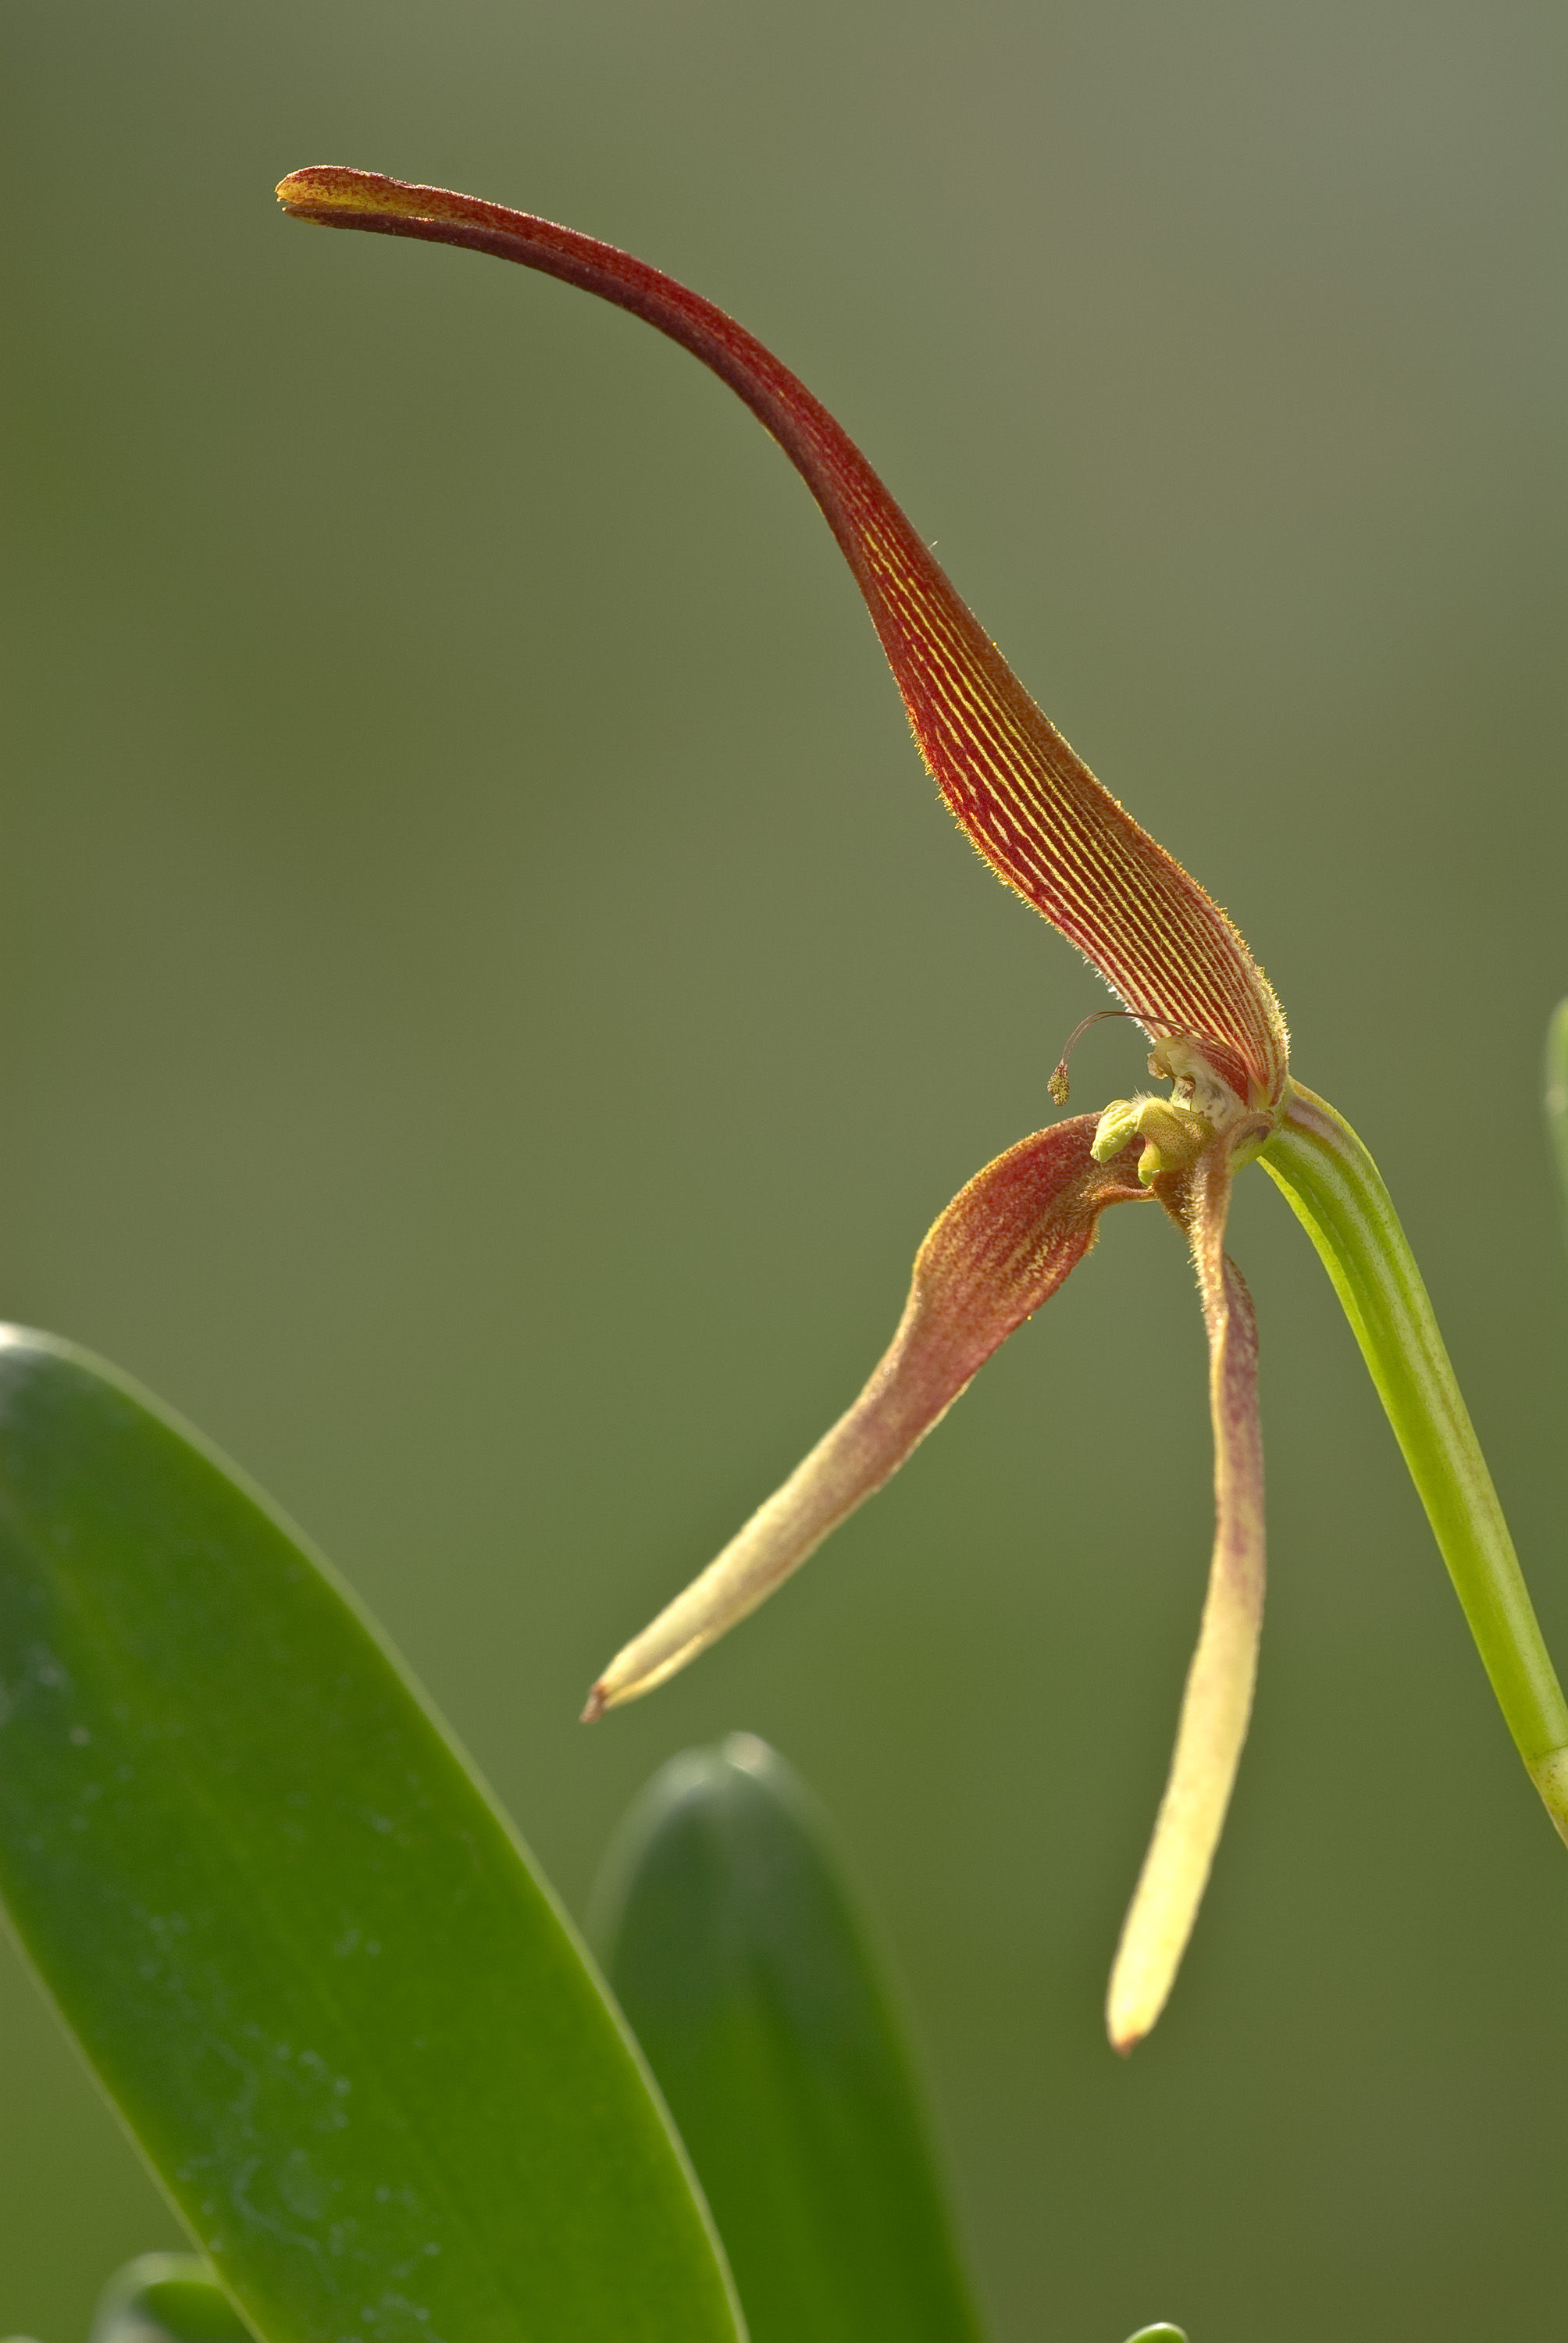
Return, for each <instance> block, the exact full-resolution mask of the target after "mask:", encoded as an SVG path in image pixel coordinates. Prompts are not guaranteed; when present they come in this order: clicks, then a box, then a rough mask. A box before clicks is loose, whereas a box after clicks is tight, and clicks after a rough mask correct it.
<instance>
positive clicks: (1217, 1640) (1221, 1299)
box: [1106, 1141, 1264, 2052]
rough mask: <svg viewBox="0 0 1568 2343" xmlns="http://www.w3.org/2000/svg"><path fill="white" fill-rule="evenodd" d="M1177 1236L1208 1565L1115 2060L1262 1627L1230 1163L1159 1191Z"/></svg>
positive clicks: (1223, 1797)
mask: <svg viewBox="0 0 1568 2343" xmlns="http://www.w3.org/2000/svg"><path fill="white" fill-rule="evenodd" d="M1155 1184H1156V1187H1157V1188H1158V1190H1159V1192H1160V1195H1161V1202H1163V1203H1164V1204H1165V1205H1166V1207H1167V1209H1168V1210H1169V1211H1170V1212H1171V1213H1172V1214H1173V1216H1174V1217H1175V1218H1176V1219H1177V1220H1178V1221H1180V1222H1181V1225H1182V1227H1183V1228H1184V1229H1185V1230H1186V1232H1187V1234H1188V1237H1189V1240H1190V1242H1191V1247H1192V1258H1193V1262H1194V1263H1195V1265H1196V1267H1197V1271H1198V1286H1199V1292H1200V1293H1201V1296H1202V1302H1203V1319H1204V1323H1205V1325H1206V1326H1207V1328H1208V1332H1209V1402H1210V1411H1211V1415H1212V1417H1213V1424H1214V1513H1215V1525H1214V1555H1213V1560H1212V1563H1211V1565H1210V1572H1209V1592H1208V1596H1207V1599H1206V1600H1205V1602H1204V1605H1203V1623H1202V1625H1201V1628H1200V1630H1199V1634H1198V1648H1197V1650H1196V1651H1195V1652H1194V1653H1193V1654H1192V1664H1191V1668H1190V1669H1189V1671H1188V1674H1187V1685H1186V1690H1185V1692H1184V1693H1183V1694H1182V1699H1181V1723H1180V1725H1178V1727H1177V1733H1176V1748H1175V1753H1174V1755H1173V1756H1172V1757H1171V1776H1170V1779H1169V1781H1168V1782H1167V1784H1166V1787H1165V1795H1164V1797H1163V1799H1162V1800H1161V1805H1160V1813H1159V1815H1158V1817H1157V1819H1156V1821H1155V1825H1154V1835H1153V1837H1152V1839H1151V1841H1150V1845H1149V1853H1148V1855H1146V1856H1145V1857H1144V1862H1143V1869H1142V1871H1141V1874H1140V1875H1139V1880H1138V1885H1137V1888H1136V1890H1135V1892H1134V1894H1133V1897H1132V1902H1131V1906H1130V1908H1129V1910H1128V1914H1127V1918H1126V1922H1125V1924H1124V1925H1123V1927H1122V1931H1121V1944H1120V1946H1118V1947H1117V1954H1116V1963H1115V1966H1114V1968H1113V1969H1112V1971H1111V1990H1110V1994H1109V1996H1108V1998H1107V2004H1106V2024H1107V2026H1108V2029H1109V2031H1110V2035H1111V2042H1112V2044H1113V2046H1115V2048H1117V2049H1118V2050H1121V2051H1123V2052H1126V2051H1129V2050H1131V2049H1132V2048H1133V2047H1134V2046H1135V2045H1136V2044H1138V2043H1139V2042H1141V2040H1142V2038H1143V2036H1145V2035H1146V2034H1147V2033H1148V2031H1149V2029H1150V2027H1151V2026H1152V2025H1153V2023H1154V2021H1155V2019H1156V2018H1157V2017H1158V2016H1159V2015H1160V2013H1161V2009H1163V2007H1164V2006H1165V2003H1166V1999H1167V1997H1168V1996H1169V1994H1170V1991H1171V1986H1172V1985H1173V1984H1174V1983H1175V1979H1176V1972H1177V1970H1178V1968H1179V1967H1180V1966H1181V1956H1182V1954H1183V1953H1184V1952H1185V1951H1186V1949H1187V1940H1188V1938H1189V1937H1190V1936H1191V1933H1192V1926H1193V1923H1194V1922H1195V1921H1196V1919H1197V1917H1198V1906H1199V1905H1200V1903H1201V1901H1202V1896H1203V1890H1204V1888H1205V1886H1206V1885H1208V1880H1209V1871H1210V1866H1211V1864H1212V1862H1213V1859H1214V1849H1215V1847H1216V1845H1218V1843H1219V1838H1220V1833H1221V1828H1222V1827H1223V1825H1224V1821H1225V1809H1226V1807H1227V1806H1228V1805H1229V1804H1230V1799H1231V1785H1233V1783H1234V1781H1235V1778H1236V1768H1237V1765H1239V1763H1240V1762H1241V1747H1242V1744H1243V1743H1244V1742H1245V1740H1246V1738H1247V1722H1248V1718H1249V1717H1250V1715H1251V1707H1252V1685H1253V1682H1254V1680H1255V1678H1256V1675H1257V1672H1258V1637H1259V1634H1260V1632H1261V1627H1262V1622H1263V1555H1264V1549H1263V1440H1262V1432H1261V1426H1260V1423H1259V1420H1258V1329H1257V1323H1256V1321H1255V1320H1254V1318H1253V1315H1252V1302H1251V1295H1250V1294H1249V1293H1248V1292H1247V1288H1246V1286H1245V1284H1244V1283H1243V1282H1242V1279H1241V1272H1240V1271H1239V1270H1238V1269H1237V1267H1236V1264H1235V1262H1233V1261H1231V1259H1230V1258H1229V1256H1228V1255H1227V1254H1226V1252H1225V1251H1224V1235H1225V1215H1226V1211H1227V1209H1228V1206H1229V1203H1230V1196H1231V1171H1230V1163H1229V1160H1228V1150H1227V1148H1226V1145H1225V1143H1224V1142H1223V1141H1221V1143H1220V1145H1219V1146H1217V1147H1213V1148H1211V1149H1210V1151H1209V1152H1208V1153H1207V1155H1205V1156H1204V1157H1202V1158H1201V1160H1200V1161H1198V1162H1197V1163H1196V1164H1195V1165H1194V1166H1193V1167H1192V1169H1191V1172H1184V1173H1181V1174H1176V1175H1172V1176H1171V1177H1169V1178H1165V1179H1161V1180H1159V1181H1157V1182H1156V1183H1155Z"/></svg>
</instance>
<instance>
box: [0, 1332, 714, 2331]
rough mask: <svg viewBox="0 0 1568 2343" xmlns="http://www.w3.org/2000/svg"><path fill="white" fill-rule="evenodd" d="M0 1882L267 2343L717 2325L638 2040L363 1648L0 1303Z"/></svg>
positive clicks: (387, 1664)
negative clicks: (13, 1325) (0, 1321)
mask: <svg viewBox="0 0 1568 2343" xmlns="http://www.w3.org/2000/svg"><path fill="white" fill-rule="evenodd" d="M0 1893H3V1895H4V1898H5V1903H6V1904H7V1905H8V1906H9V1909H10V1915H11V1918H12V1920H13V1922H14V1925H15V1929H16V1932H17V1934H18V1936H20V1938H21V1940H22V1943H23V1945H24V1946H25V1950H26V1952H27V1953H28V1954H29V1955H30V1956H31V1958H32V1960H33V1962H34V1963H35V1966H36V1968H37V1970H38V1972H39V1974H40V1976H42V1978H43V1980H44V1982H45V1986H46V1987H47V1988H48V1990H49V1992H50V1993H51V1994H52V1996H54V1999H55V2002H56V2004H57V2005H58V2006H59V2008H60V2010H61V2013H62V2014H63V2016H64V2017H65V2021H66V2023H67V2025H68V2026H70V2027H71V2028H72V2030H73V2031H74V2033H75V2035H76V2036H77V2038H78V2040H79V2041H80V2042H81V2043H82V2045H83V2046H84V2047H85V2051H86V2053H87V2056H88V2057H89V2058H90V2059H91V2061H92V2064H93V2065H94V2066H95V2068H96V2070H97V2073H98V2075H99V2077H101V2079H102V2081H103V2082H104V2084H105V2086H106V2088H107V2089H108V2091H109V2092H110V2094H111V2096H112V2097H114V2099H115V2100H116V2102H117V2104H118V2106H119V2107H120V2109H121V2111H122V2112H123V2114H124V2115H125V2117H126V2121H127V2122H128V2123H129V2125H130V2126H131V2127H132V2129H133V2130H134V2132H135V2133H136V2137H137V2138H138V2139H139V2141H140V2143H141V2146H142V2147H143V2149H144V2150H145V2152H146V2156H147V2157H148V2159H149V2161H150V2162H151V2164H152V2165H153V2167H154V2168H155V2170H156V2173H157V2175H158V2177H160V2179H161V2180H162V2182H163V2185H164V2187H165V2188H166V2190H167V2192H168V2194H169V2196H170V2197H171V2198H172V2199H173V2201H174V2203H175V2204H176V2207H178V2209H179V2211H180V2212H181V2213H182V2214H183V2215H184V2217H185V2218H186V2222H187V2223H188V2225H189V2227H190V2228H191V2229H192V2231H193V2232H194V2234H195V2236H196V2239H197V2241H198V2242H199V2244H200V2245H201V2246H202V2247H203V2248H204V2250H205V2251H206V2253H207V2254H208V2255H209V2256H210V2257H211V2258H212V2260H213V2262H214V2263H215V2264H216V2268H217V2269H218V2271H219V2272H220V2274H221V2276H222V2278H223V2280H224V2283H225V2285H226V2287H227V2288H228V2289H229V2290H230V2292H231V2293H232V2294H233V2295H234V2297H235V2299H236V2302H237V2303H238V2304H239V2305H240V2307H241V2308H242V2309H243V2310H244V2312H245V2315H246V2318H247V2319H248V2320H249V2321H250V2322H251V2324H252V2325H253V2326H254V2327H255V2328H256V2330H257V2332H258V2333H259V2334H261V2335H262V2336H264V2337H265V2338H268V2343H296V2338H297V2343H306V2338H311V2343H316V2338H337V2337H342V2336H345V2335H350V2334H352V2335H353V2336H355V2337H357V2338H361V2337H362V2338H365V2343H408V2339H409V2338H414V2337H416V2336H417V2337H421V2338H426V2343H518V2338H541V2343H544V2338H548V2343H579V2338H580V2343H589V2338H592V2343H603V2338H606V2337H608V2336H611V2335H613V2336H614V2337H616V2338H618V2343H633V2339H634V2338H635V2343H735V2338H736V2334H737V2328H736V2324H735V2320H734V2316H733V2313H732V2311H731V2308H730V2307H729V2291H728V2288H727V2284H726V2280H725V2277H724V2273H723V2270H722V2268H721V2265H720V2262H719V2258H718V2257H717V2255H716V2252H715V2250H714V2248H713V2246H712V2244H711V2241H710V2232H709V2229H708V2227H707V2225H706V2220H705V2217H704V2213H703V2210H702V2208H701V2207H700V2205H699V2200H698V2198H697V2197H696V2196H695V2195H694V2193H693V2191H692V2189H691V2187H690V2184H689V2178H688V2176H687V2173H686V2171H685V2168H684V2167H683V2163H682V2160H681V2157H680V2155H679V2151H678V2147H677V2146H676V2145H675V2144H674V2142H673V2141H672V2140H671V2137H670V2136H669V2133H668V2129H667V2127H666V2125H665V2121H664V2117H663V2115H662V2112H661V2110H660V2109H659V2108H658V2105H657V2103H656V2101H655V2099H654V2097H652V2095H651V2094H650V2093H649V2091H648V2087H647V2084H646V2081H645V2078H644V2075H643V2072H642V2069H641V2067H640V2064H639V2062H638V2059H637V2056H636V2054H635V2051H634V2049H633V2048H632V2046H630V2045H629V2043H628V2040H627V2038H626V2036H625V2034H624V2032H623V2031H622V2029H621V2028H620V2026H619V2024H618V2019H617V2017H616V2016H615V2015H614V2013H613V2012H612V2010H611V2008H610V2006H609V2005H608V2001H607V1999H606V1997H605V1996H604V1995H603V1993H602V1990H601V1988H600V1986H598V1982H597V1980H596V1979H595V1977H594V1976H593V1974H592V1972H591V1970H590V1969H589V1968H588V1966H587V1965H586V1964H585V1962H584V1959H583V1957H582V1956H581V1953H580V1951H579V1949H578V1945H577V1943H576V1941H575V1940H574V1938H573V1936H572V1935H571V1933H570V1931H569V1929H568V1926H567V1925H566V1923H565V1922H564V1920H563V1919H562V1916H561V1915H560V1914H559V1912H558V1909H557V1907H556V1906H555V1905H554V1903H553V1901H552V1900H551V1898H550V1896H549V1894H548V1890H547V1889H546V1888H545V1887H543V1886H542V1885H541V1884H540V1883H539V1881H538V1879H537V1878H536V1876H535V1875H534V1874H533V1873H532V1871H531V1870H530V1869H529V1867H528V1859H527V1857H526V1855H525V1854H524V1852H523V1850H522V1848H521V1846H520V1845H519V1843H518V1840H517V1838H516V1836H515V1835H514V1834H513V1833H512V1831H511V1830H510V1828H509V1826H508V1824H507V1822H506V1820H505V1818H504V1817H503V1816H502V1815H501V1814H500V1813H499V1812H498V1809H497V1808H496V1806H495V1805H494V1804H493V1803H492V1802H491V1800H490V1799H489V1797H488V1795H487V1793H486V1792H485V1791H484V1790H483V1788H482V1787H481V1786H480V1785H479V1784H478V1783H477V1781H476V1779H475V1777H474V1775H472V1773H471V1772H470V1771H469V1770H468V1768H467V1765H466V1764H465V1761H464V1759H463V1758H462V1756H461V1755H460V1754H459V1753H458V1751H457V1749H456V1747H455V1746H454V1745H453V1744H452V1742H451V1741H450V1739H449V1738H448V1737H447V1734H446V1733H445V1731H444V1730H443V1728H442V1727H441V1725H439V1724H438V1723H437V1721H436V1719H435V1718H434V1717H433V1716H432V1715H431V1714H430V1712H429V1711H428V1710H427V1708H426V1706H425V1705H424V1704H423V1703H422V1702H421V1700H420V1698H419V1696H418V1695H417V1693H416V1692H415V1691H414V1689H413V1687H412V1686H411V1684H409V1682H408V1680H407V1677H406V1676H405V1675H404V1674H402V1672H401V1671H400V1669H399V1667H398V1665H397V1663H396V1662H395V1661H394V1660H393V1659H392V1658H391V1656H390V1655H389V1654H388V1653H387V1650H386V1649H385V1648H384V1646H383V1645H382V1644H381V1643H380V1642H379V1641H378V1639H377V1635H376V1634H375V1633H374V1631H373V1630H372V1629H371V1628H370V1627H369V1626H368V1625H367V1623H366V1622H365V1620H364V1619H363V1618H362V1617H361V1616H360V1615H359V1614H358V1613H357V1610H356V1609H355V1607H354V1606H353V1604H352V1603H351V1602H350V1601H349V1600H348V1599H347V1597H346V1595H345V1594H344V1593H343V1592H342V1590H341V1589H340V1588H339V1587H338V1586H337V1584H335V1583H334V1582H333V1580H332V1579H331V1577H330V1576H329V1574H327V1572H326V1571H324V1570H323V1569H322V1567H321V1566H319V1565H318V1564H317V1563H316V1562H315V1561H313V1560H312V1559H311V1557H310V1556H309V1555H308V1554H307V1553H306V1551H305V1550H304V1549H303V1548H302V1546H301V1545H300V1544H298V1542H297V1539H296V1537H295V1536H294V1534H292V1533H291V1532H290V1531H289V1530H287V1529H286V1527H285V1526H284V1525H283V1523H281V1522H280V1521H279V1520H278V1519H277V1517H276V1515H275V1514H274V1513H272V1512H271V1511H270V1510H269V1509H268V1507H267V1506H266V1503H265V1502H264V1501H263V1500H261V1499H260V1498H259V1497H258V1496H257V1495H256V1493H254V1492H252V1491H250V1490H249V1489H247V1488H246V1487H245V1486H243V1485H242V1484H240V1483H238V1482H237V1481H236V1479H235V1478H234V1476H233V1475H232V1473H231V1472H230V1471H229V1470H228V1469H227V1468H226V1466H225V1465H224V1464H223V1463H221V1462H220V1460H218V1459H217V1458H216V1456H214V1455H213V1454H212V1453H210V1452H209V1451H207V1450H206V1448H205V1447H204V1446H203V1445H202V1444H201V1443H200V1442H199V1441H198V1440H197V1439H196V1436H195V1435H194V1434H192V1433H189V1432H188V1431H186V1430H185V1429H184V1428H183V1427H181V1426H179V1425H178V1424H176V1423H174V1422H172V1421H171V1420H170V1419H169V1418H168V1417H167V1416H166V1414H164V1413H162V1411H161V1410H159V1408H158V1407H157V1406H156V1403H154V1402H153V1401H151V1400H149V1399H147V1398H146V1396H145V1395H144V1394H142V1393H139V1392H137V1391H136V1390H135V1389H134V1388H133V1387H132V1386H130V1385H129V1384H128V1383H126V1382H125V1381H124V1380H123V1379H122V1378H121V1377H119V1376H118V1375H116V1374H115V1373H113V1372H112V1371H111V1370H109V1369H107V1368H105V1367H103V1366H101V1365H100V1364H98V1363H96V1362H95V1361H93V1360H91V1359H89V1358H86V1357H85V1356H84V1355H83V1354H81V1353H78V1352H75V1351H74V1350H72V1349H71V1348H70V1347H69V1346H68V1345H67V1344H65V1343H62V1342H54V1341H51V1340H50V1339H48V1338H46V1337H44V1336H38V1335H30V1334H18V1333H16V1332H15V1331H14V1330H7V1331H6V1332H5V1334H4V1335H3V1336H0Z"/></svg>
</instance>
